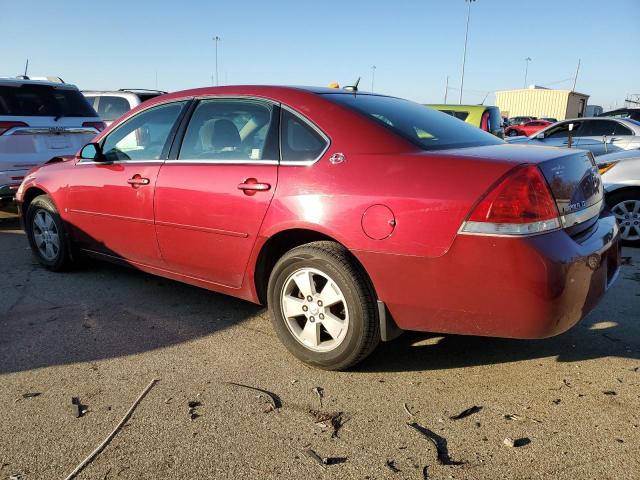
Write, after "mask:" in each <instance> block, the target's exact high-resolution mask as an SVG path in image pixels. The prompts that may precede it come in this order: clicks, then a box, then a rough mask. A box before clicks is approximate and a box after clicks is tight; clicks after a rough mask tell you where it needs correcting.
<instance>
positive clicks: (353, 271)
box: [268, 242, 380, 370]
mask: <svg viewBox="0 0 640 480" xmlns="http://www.w3.org/2000/svg"><path fill="white" fill-rule="evenodd" d="M268 288H269V290H268V300H269V309H270V311H271V318H272V322H273V326H274V329H275V331H276V333H277V335H278V337H279V339H280V340H281V341H282V343H283V344H284V345H285V346H286V347H287V349H288V350H289V351H290V352H291V353H293V355H295V356H296V357H297V358H299V359H300V360H302V361H303V362H305V363H307V364H309V365H313V366H316V367H320V368H324V369H327V370H343V369H345V368H348V367H350V366H352V365H354V364H356V363H358V362H359V361H361V360H362V359H364V358H365V357H366V356H367V355H368V354H369V353H371V352H372V351H373V349H374V348H375V347H376V345H377V344H378V342H379V341H380V326H379V320H378V312H377V304H376V298H375V294H374V292H373V288H372V286H371V282H370V281H369V279H368V278H367V275H366V274H365V273H364V272H363V271H362V269H361V268H360V266H359V265H357V264H356V262H355V261H354V260H353V259H352V258H351V256H350V255H349V253H348V251H347V250H346V249H345V248H344V247H342V246H341V245H339V244H337V243H334V242H313V243H309V244H306V245H302V246H299V247H296V248H294V249H292V250H290V251H289V252H287V253H286V254H285V255H283V257H282V258H281V259H280V260H279V261H278V262H277V263H276V265H275V266H274V268H273V271H272V273H271V276H270V278H269V287H268Z"/></svg>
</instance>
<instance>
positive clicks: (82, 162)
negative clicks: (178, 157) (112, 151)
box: [76, 158, 165, 166]
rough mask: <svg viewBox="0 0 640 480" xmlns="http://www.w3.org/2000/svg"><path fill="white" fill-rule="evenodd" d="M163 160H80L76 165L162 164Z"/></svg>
mask: <svg viewBox="0 0 640 480" xmlns="http://www.w3.org/2000/svg"><path fill="white" fill-rule="evenodd" d="M164 162H165V161H164V160H160V159H158V160H114V161H112V162H96V161H95V160H91V159H89V158H82V159H80V161H79V162H78V163H76V165H78V166H80V165H115V164H119V163H164Z"/></svg>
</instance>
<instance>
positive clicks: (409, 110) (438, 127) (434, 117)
mask: <svg viewBox="0 0 640 480" xmlns="http://www.w3.org/2000/svg"><path fill="white" fill-rule="evenodd" d="M323 96H324V97H325V98H326V99H327V100H330V101H332V102H335V103H337V104H340V105H342V106H344V107H347V108H349V109H351V110H355V111H356V112H358V113H360V114H362V115H364V116H365V117H367V118H369V119H371V120H373V121H375V122H376V123H378V124H379V125H381V126H383V127H385V128H387V129H389V130H391V131H393V132H394V133H396V134H397V135H399V136H401V137H403V138H405V139H407V140H409V141H411V142H412V143H414V144H416V145H417V146H419V147H420V148H422V149H424V150H438V149H446V148H464V147H476V146H482V145H498V144H501V143H503V142H502V140H500V139H498V138H497V137H495V136H494V135H491V134H490V133H487V132H484V131H482V130H480V129H478V128H476V127H474V126H472V125H469V124H468V123H462V122H459V121H458V120H456V119H454V118H452V117H451V116H450V115H446V114H443V113H442V112H438V111H436V110H433V109H431V108H428V107H425V106H423V105H420V104H418V103H414V102H410V101H409V100H403V99H400V98H394V97H384V96H379V95H359V94H349V93H327V94H323ZM381 117H384V118H385V119H387V120H388V122H387V121H385V122H383V121H380V118H381Z"/></svg>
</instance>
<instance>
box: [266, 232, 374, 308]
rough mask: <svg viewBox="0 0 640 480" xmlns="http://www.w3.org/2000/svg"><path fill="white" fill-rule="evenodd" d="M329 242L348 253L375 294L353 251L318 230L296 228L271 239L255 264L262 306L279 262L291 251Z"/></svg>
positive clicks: (362, 266)
mask: <svg viewBox="0 0 640 480" xmlns="http://www.w3.org/2000/svg"><path fill="white" fill-rule="evenodd" d="M321 241H329V242H334V243H335V244H336V245H339V246H341V247H342V248H344V250H345V251H346V252H347V254H348V255H349V257H350V258H351V259H352V260H353V261H354V262H355V263H356V265H358V267H359V268H360V269H361V270H362V272H363V273H364V274H365V275H366V276H367V279H368V280H369V283H370V284H371V288H373V290H374V292H375V287H374V285H373V282H372V281H371V278H370V277H369V274H368V273H367V271H366V269H365V268H364V265H362V263H361V262H360V260H359V259H358V258H357V257H356V256H355V255H353V253H351V251H350V250H349V249H348V248H347V247H346V246H345V245H344V244H342V243H341V242H340V241H338V240H336V239H335V238H333V237H331V236H329V235H327V234H324V233H321V232H318V231H316V230H310V229H306V228H294V229H288V230H282V231H280V232H278V233H276V234H274V235H272V236H271V237H269V239H268V240H267V241H266V242H265V243H264V245H262V248H261V249H260V252H259V253H258V257H257V260H256V264H255V269H254V283H255V289H256V293H257V295H258V300H259V301H260V303H262V304H266V302H267V288H268V285H269V277H270V275H271V272H272V271H273V267H274V266H275V264H276V263H277V262H278V260H279V259H280V258H281V257H282V256H283V255H284V254H285V253H287V252H288V251H289V250H291V249H293V248H296V247H299V246H300V245H304V244H307V243H312V242H321Z"/></svg>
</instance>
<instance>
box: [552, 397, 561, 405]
mask: <svg viewBox="0 0 640 480" xmlns="http://www.w3.org/2000/svg"><path fill="white" fill-rule="evenodd" d="M551 401H552V402H553V403H555V404H556V405H559V404H560V402H561V401H562V400H560V399H559V398H556V399H555V400H551Z"/></svg>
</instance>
